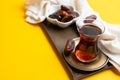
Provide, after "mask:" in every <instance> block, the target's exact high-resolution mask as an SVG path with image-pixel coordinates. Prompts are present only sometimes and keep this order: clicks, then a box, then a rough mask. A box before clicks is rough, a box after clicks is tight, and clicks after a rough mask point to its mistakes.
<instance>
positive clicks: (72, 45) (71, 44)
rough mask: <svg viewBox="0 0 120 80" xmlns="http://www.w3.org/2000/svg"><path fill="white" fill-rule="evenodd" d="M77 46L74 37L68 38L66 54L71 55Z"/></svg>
mask: <svg viewBox="0 0 120 80" xmlns="http://www.w3.org/2000/svg"><path fill="white" fill-rule="evenodd" d="M74 48H75V42H74V40H72V39H69V40H67V43H66V46H65V50H64V51H65V55H66V56H69V55H70V54H71V53H73V52H74Z"/></svg>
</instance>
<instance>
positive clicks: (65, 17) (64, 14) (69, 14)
mask: <svg viewBox="0 0 120 80" xmlns="http://www.w3.org/2000/svg"><path fill="white" fill-rule="evenodd" d="M78 16H79V14H78V13H77V12H75V11H73V10H71V9H69V8H68V7H66V6H65V5H61V9H60V10H58V11H57V12H55V13H53V14H51V15H49V17H50V18H53V19H57V20H58V21H61V22H69V21H71V20H72V19H74V18H76V17H78Z"/></svg>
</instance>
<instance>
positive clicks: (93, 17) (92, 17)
mask: <svg viewBox="0 0 120 80" xmlns="http://www.w3.org/2000/svg"><path fill="white" fill-rule="evenodd" d="M85 19H94V20H96V19H97V16H96V15H94V14H93V15H90V16H87V17H86V18H85Z"/></svg>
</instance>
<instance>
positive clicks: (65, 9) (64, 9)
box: [61, 5, 70, 11]
mask: <svg viewBox="0 0 120 80" xmlns="http://www.w3.org/2000/svg"><path fill="white" fill-rule="evenodd" d="M61 10H63V11H69V10H70V9H69V8H67V7H66V6H64V5H61Z"/></svg>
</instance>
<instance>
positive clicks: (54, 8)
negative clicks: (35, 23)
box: [47, 5, 80, 28]
mask: <svg viewBox="0 0 120 80" xmlns="http://www.w3.org/2000/svg"><path fill="white" fill-rule="evenodd" d="M65 6H66V7H68V8H69V9H70V10H72V11H74V12H76V13H78V12H77V11H75V10H74V9H73V7H71V6H69V5H65ZM60 9H61V5H53V6H51V7H50V8H49V10H48V12H49V15H51V14H53V13H55V12H57V11H58V10H60ZM49 15H48V16H47V20H48V21H49V22H50V23H52V24H54V25H57V26H59V27H61V28H66V27H68V26H69V25H71V24H72V23H74V22H75V21H76V20H77V19H78V17H79V16H80V13H78V15H79V16H78V17H76V18H73V19H72V20H70V21H68V22H61V21H58V20H57V19H53V18H50V17H49Z"/></svg>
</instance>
